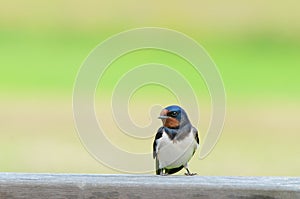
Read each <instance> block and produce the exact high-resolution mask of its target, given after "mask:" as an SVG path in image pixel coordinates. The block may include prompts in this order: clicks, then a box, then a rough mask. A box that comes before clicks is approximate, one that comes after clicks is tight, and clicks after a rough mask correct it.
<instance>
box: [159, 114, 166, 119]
mask: <svg viewBox="0 0 300 199" xmlns="http://www.w3.org/2000/svg"><path fill="white" fill-rule="evenodd" d="M167 118H169V116H166V115H160V116H159V117H158V119H167Z"/></svg>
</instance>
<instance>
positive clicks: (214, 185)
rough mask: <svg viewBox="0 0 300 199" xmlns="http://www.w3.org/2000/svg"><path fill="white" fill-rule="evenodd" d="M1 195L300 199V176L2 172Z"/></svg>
mask: <svg viewBox="0 0 300 199" xmlns="http://www.w3.org/2000/svg"><path fill="white" fill-rule="evenodd" d="M0 198H1V199H2V198H3V199H6V198H7V199H10V198H33V199H35V198H39V199H40V198H53V199H55V198H68V199H76V198H88V199H97V198H99V199H100V198H109V199H114V198H130V199H138V198H156V199H159V198H172V199H176V198H179V199H181V198H185V199H188V198H199V199H214V198H222V199H227V198H228V199H230V198H233V199H252V198H253V199H256V198H257V199H274V198H288V199H289V198H300V178H294V177H212V176H155V175H85V174H21V173H0Z"/></svg>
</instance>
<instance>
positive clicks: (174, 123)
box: [164, 117, 179, 129]
mask: <svg viewBox="0 0 300 199" xmlns="http://www.w3.org/2000/svg"><path fill="white" fill-rule="evenodd" d="M164 126H165V127H167V128H171V129H174V128H178V127H179V121H178V120H177V119H176V118H173V117H169V118H167V119H166V121H165V123H164Z"/></svg>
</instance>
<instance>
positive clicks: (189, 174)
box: [184, 164, 197, 176]
mask: <svg viewBox="0 0 300 199" xmlns="http://www.w3.org/2000/svg"><path fill="white" fill-rule="evenodd" d="M184 168H185V169H186V173H185V175H186V176H194V175H197V173H191V172H190V170H189V168H188V165H187V164H186V165H184Z"/></svg>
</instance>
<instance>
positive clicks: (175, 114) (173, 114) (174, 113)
mask: <svg viewBox="0 0 300 199" xmlns="http://www.w3.org/2000/svg"><path fill="white" fill-rule="evenodd" d="M177 114H178V113H177V112H176V111H172V112H171V114H170V115H171V116H172V117H176V116H177Z"/></svg>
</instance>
